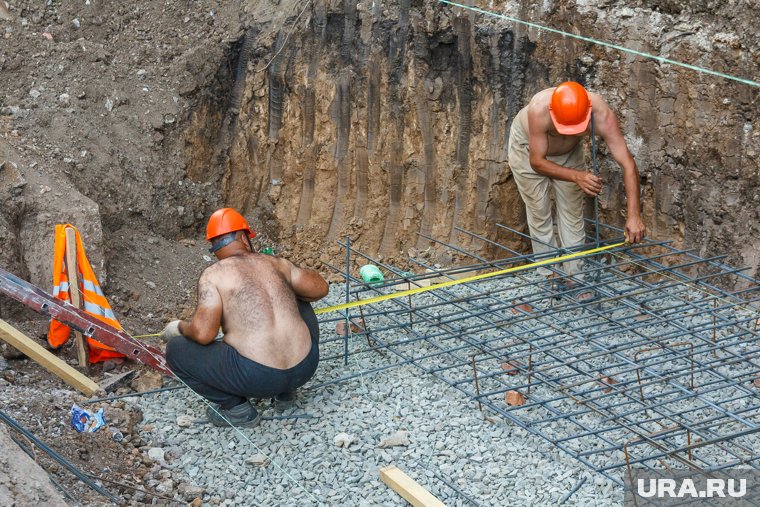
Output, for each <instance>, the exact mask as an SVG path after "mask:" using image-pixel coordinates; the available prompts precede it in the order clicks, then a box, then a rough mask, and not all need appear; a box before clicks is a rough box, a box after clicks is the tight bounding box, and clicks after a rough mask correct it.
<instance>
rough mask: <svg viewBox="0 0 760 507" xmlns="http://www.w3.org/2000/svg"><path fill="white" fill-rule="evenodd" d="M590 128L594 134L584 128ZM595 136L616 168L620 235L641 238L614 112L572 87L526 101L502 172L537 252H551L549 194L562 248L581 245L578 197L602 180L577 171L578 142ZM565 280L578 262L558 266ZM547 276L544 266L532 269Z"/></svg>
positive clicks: (634, 174)
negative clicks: (507, 173) (623, 208)
mask: <svg viewBox="0 0 760 507" xmlns="http://www.w3.org/2000/svg"><path fill="white" fill-rule="evenodd" d="M591 122H593V131H592V127H591ZM592 132H593V133H594V134H597V135H599V136H601V138H602V139H604V141H605V143H606V144H607V147H608V148H609V150H610V154H611V155H612V158H614V159H615V161H616V162H617V163H618V164H619V165H620V166H621V167H622V169H623V182H624V184H625V195H626V202H627V219H626V224H625V233H626V237H627V239H628V241H629V242H631V243H638V242H640V241H641V240H642V239H644V237H645V236H646V227H645V226H644V223H643V222H642V220H641V212H640V210H639V171H638V168H637V167H636V162H635V161H634V160H633V156H632V155H631V152H630V151H629V150H628V146H627V145H626V142H625V138H623V134H622V133H621V132H620V128H619V127H618V123H617V119H616V118H615V113H614V112H613V111H612V110H611V109H610V107H609V105H607V103H606V102H605V101H604V99H603V98H602V97H601V96H599V95H597V94H596V93H589V92H587V91H586V89H585V88H583V86H581V85H580V84H578V83H575V82H573V81H568V82H565V83H562V84H560V85H559V86H557V87H555V88H548V89H546V90H543V91H540V92H538V93H537V94H535V95H534V96H533V98H532V99H531V100H530V102H528V105H527V106H525V107H524V108H523V109H522V110H521V111H520V112H519V113H517V116H516V117H515V119H514V121H513V122H512V127H511V129H510V135H509V166H510V168H511V170H512V174H513V176H514V178H515V182H516V183H517V189H518V190H519V192H520V195H521V196H522V198H523V201H524V202H525V211H526V215H527V219H528V228H529V229H530V235H531V238H532V240H533V241H532V243H533V252H534V253H536V254H540V253H545V252H550V251H552V250H553V248H552V247H556V246H557V241H556V240H555V238H554V221H553V219H552V206H551V199H550V197H549V189H550V188H553V189H554V196H555V201H556V205H557V229H558V232H559V239H560V243H561V246H562V247H563V248H568V247H574V246H580V245H582V244H583V243H584V242H585V238H586V233H585V227H584V221H583V195H584V194H586V195H588V196H592V197H593V196H595V195H597V194H598V193H599V192H600V191H601V190H602V180H601V178H599V177H598V176H595V175H594V174H593V173H591V172H589V171H586V170H584V156H583V143H582V142H581V141H582V140H583V138H585V137H588V136H590V135H591V134H592ZM565 268H566V271H567V273H568V274H570V275H577V274H579V273H580V271H581V269H580V261H570V262H567V263H566V265H565ZM537 271H538V272H539V273H541V274H543V275H545V276H546V275H549V274H550V271H548V270H547V269H546V268H539V269H538V270H537Z"/></svg>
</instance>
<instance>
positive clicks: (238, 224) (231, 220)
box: [206, 208, 256, 240]
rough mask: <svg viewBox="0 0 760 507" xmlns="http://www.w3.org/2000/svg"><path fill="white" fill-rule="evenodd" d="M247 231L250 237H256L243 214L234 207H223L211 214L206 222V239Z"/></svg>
mask: <svg viewBox="0 0 760 507" xmlns="http://www.w3.org/2000/svg"><path fill="white" fill-rule="evenodd" d="M235 231H245V232H246V234H248V237H249V238H254V237H256V233H254V232H253V231H252V230H251V227H250V226H249V225H248V222H246V221H245V218H243V215H241V214H240V213H238V212H237V211H235V210H234V209H232V208H221V209H218V210H216V211H214V213H213V214H212V215H211V218H209V219H208V224H206V239H207V240H212V239H214V238H216V237H217V236H222V235H223V234H227V233H228V232H235Z"/></svg>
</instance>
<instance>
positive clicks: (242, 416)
mask: <svg viewBox="0 0 760 507" xmlns="http://www.w3.org/2000/svg"><path fill="white" fill-rule="evenodd" d="M214 409H216V410H214ZM206 415H207V416H208V420H209V421H211V424H213V425H214V426H229V424H232V425H233V426H242V427H245V428H253V427H254V426H258V425H259V423H260V422H261V414H259V412H258V410H256V408H254V406H253V405H251V402H249V401H244V402H243V403H241V404H240V405H237V406H234V407H232V408H220V407H208V408H207V409H206Z"/></svg>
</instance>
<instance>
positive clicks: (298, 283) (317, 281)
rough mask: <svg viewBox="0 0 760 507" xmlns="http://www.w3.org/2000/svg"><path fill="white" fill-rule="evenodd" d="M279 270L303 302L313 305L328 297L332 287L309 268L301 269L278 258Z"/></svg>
mask: <svg viewBox="0 0 760 507" xmlns="http://www.w3.org/2000/svg"><path fill="white" fill-rule="evenodd" d="M277 260H278V262H279V266H278V267H279V268H280V271H281V272H282V274H283V275H284V276H285V279H286V280H288V282H290V285H291V287H293V292H295V293H296V297H297V298H298V299H300V300H301V301H306V302H307V303H311V302H313V301H319V300H320V299H322V298H323V297H325V296H326V295H327V292H328V291H329V290H330V287H329V286H328V285H327V282H326V281H325V279H324V278H322V275H320V274H319V273H317V272H316V271H314V270H313V269H308V268H299V267H298V266H296V265H295V264H293V263H292V262H290V261H289V260H287V259H283V258H281V257H279V258H277Z"/></svg>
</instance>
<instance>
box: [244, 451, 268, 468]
mask: <svg viewBox="0 0 760 507" xmlns="http://www.w3.org/2000/svg"><path fill="white" fill-rule="evenodd" d="M245 464H246V465H253V466H257V467H265V466H267V465H268V464H269V458H268V457H266V456H265V455H263V454H254V455H253V456H251V457H250V458H246V459H245Z"/></svg>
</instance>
